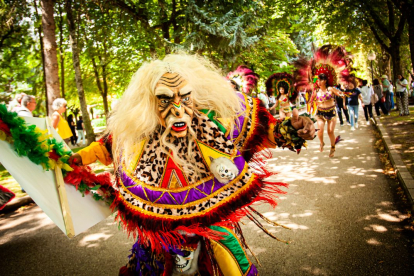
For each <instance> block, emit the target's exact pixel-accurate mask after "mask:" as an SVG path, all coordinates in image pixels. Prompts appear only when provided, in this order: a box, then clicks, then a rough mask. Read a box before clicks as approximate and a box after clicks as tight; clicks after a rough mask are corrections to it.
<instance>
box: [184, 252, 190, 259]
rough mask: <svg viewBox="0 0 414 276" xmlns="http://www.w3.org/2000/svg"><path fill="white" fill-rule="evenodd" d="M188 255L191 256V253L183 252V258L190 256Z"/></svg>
mask: <svg viewBox="0 0 414 276" xmlns="http://www.w3.org/2000/svg"><path fill="white" fill-rule="evenodd" d="M190 254H191V251H183V257H184V258H185V257H188V256H190Z"/></svg>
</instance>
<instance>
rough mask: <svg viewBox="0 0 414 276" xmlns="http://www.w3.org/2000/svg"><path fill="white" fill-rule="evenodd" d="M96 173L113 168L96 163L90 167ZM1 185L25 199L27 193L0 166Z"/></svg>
mask: <svg viewBox="0 0 414 276" xmlns="http://www.w3.org/2000/svg"><path fill="white" fill-rule="evenodd" d="M83 148H84V147H80V148H74V149H72V151H73V152H78V151H80V150H81V149H83ZM89 166H90V167H91V168H92V170H93V171H94V172H95V173H101V172H105V171H111V170H112V168H113V167H112V166H105V165H103V164H102V163H101V162H99V161H98V162H96V163H94V164H91V165H89ZM0 185H2V186H4V187H6V188H7V189H9V190H11V191H12V192H13V193H15V194H16V198H18V197H23V196H25V195H26V193H23V192H22V190H21V188H20V185H19V183H17V182H16V180H15V179H14V178H13V177H12V176H11V175H10V174H9V172H8V171H7V170H6V168H5V167H4V166H3V165H2V164H0Z"/></svg>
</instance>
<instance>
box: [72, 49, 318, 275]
mask: <svg viewBox="0 0 414 276" xmlns="http://www.w3.org/2000/svg"><path fill="white" fill-rule="evenodd" d="M242 87H243V88H244V86H242ZM314 134H315V129H314V126H313V122H312V121H311V119H310V118H308V117H303V116H299V115H298V113H297V111H296V112H294V113H293V114H292V117H291V118H289V119H286V120H284V121H280V120H276V119H274V118H273V116H272V115H270V114H269V113H268V111H267V110H266V109H265V108H264V107H262V106H261V105H260V103H259V100H258V99H253V98H251V97H249V96H247V95H246V94H245V93H237V92H235V91H234V89H233V88H232V87H231V85H230V84H229V83H228V82H227V81H226V80H224V79H223V78H222V76H221V74H220V72H219V71H218V70H217V69H216V68H215V67H214V66H213V65H212V64H210V63H209V62H208V61H206V60H205V59H204V58H198V57H194V56H187V55H168V56H166V57H165V58H164V59H163V60H155V61H153V62H150V63H146V64H144V65H143V66H142V67H141V68H140V69H139V70H138V71H137V72H136V74H135V75H134V77H133V79H132V80H131V83H130V85H129V86H128V88H127V90H126V92H125V94H124V96H123V98H122V99H121V101H120V103H119V104H118V105H117V106H116V107H115V109H114V111H113V113H112V114H111V117H110V119H109V121H108V128H107V133H106V135H105V136H104V137H103V138H102V139H101V140H100V141H98V142H94V143H92V144H91V145H90V146H89V147H86V148H85V149H83V150H81V151H80V152H78V153H77V154H75V155H73V156H72V158H71V160H72V161H73V162H75V163H79V164H89V163H92V162H95V161H96V160H100V161H101V162H103V163H104V164H110V163H113V164H114V168H115V175H116V185H115V187H116V190H117V191H116V198H115V201H114V203H113V207H114V208H117V210H118V215H117V217H118V219H119V220H120V221H121V225H123V227H124V229H125V230H126V231H127V232H129V233H130V234H134V235H135V236H136V237H137V242H136V244H135V245H134V246H133V248H132V255H131V258H130V261H129V262H128V265H127V266H126V267H124V268H122V269H121V274H123V275H232V276H234V275H236V276H238V275H240V276H242V275H249V276H253V275H257V269H256V268H255V266H254V265H253V264H252V262H251V261H250V260H249V258H248V257H247V254H246V251H245V250H246V249H247V248H248V246H247V245H246V243H245V241H244V238H243V235H242V231H241V228H240V226H239V221H240V219H242V218H243V217H247V218H249V219H251V221H253V222H255V223H256V225H258V226H259V227H260V228H261V229H263V231H265V232H266V233H268V234H271V233H270V232H269V231H267V230H266V229H265V228H264V226H263V225H262V224H261V223H260V222H259V220H258V218H263V219H264V220H265V221H266V222H267V223H272V222H271V221H270V220H269V219H267V218H266V217H264V216H263V215H262V214H260V212H258V211H257V210H255V209H254V208H253V207H252V204H253V203H255V202H267V203H270V204H271V205H272V206H275V205H276V201H275V195H276V194H277V193H283V191H282V190H281V189H280V185H282V186H283V184H281V183H278V182H271V181H268V180H265V179H266V178H268V177H269V176H270V175H272V173H271V172H269V171H267V170H266V168H265V167H264V163H263V158H266V157H269V156H271V153H270V151H268V150H266V149H267V148H272V147H277V146H278V147H282V148H283V147H287V148H289V149H291V150H292V151H295V152H298V151H300V148H301V147H302V146H303V145H305V139H313V138H314ZM253 168H254V169H253ZM236 233H237V235H236ZM271 235H272V234H271ZM272 236H273V235H272Z"/></svg>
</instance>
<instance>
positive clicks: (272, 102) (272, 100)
mask: <svg viewBox="0 0 414 276" xmlns="http://www.w3.org/2000/svg"><path fill="white" fill-rule="evenodd" d="M275 104H276V98H275V96H274V95H271V96H269V112H270V114H272V115H273V116H274V115H276V109H275V108H272V107H273V106H274V105H275Z"/></svg>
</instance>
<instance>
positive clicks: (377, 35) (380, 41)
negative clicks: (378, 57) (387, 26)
mask: <svg viewBox="0 0 414 276" xmlns="http://www.w3.org/2000/svg"><path fill="white" fill-rule="evenodd" d="M369 28H370V29H371V31H372V33H373V34H374V36H375V39H376V40H377V41H378V43H379V44H380V45H381V47H383V48H384V49H385V50H386V51H387V52H388V53H389V52H391V48H390V47H388V46H387V45H386V44H385V42H384V40H382V39H381V37H380V36H379V34H378V32H377V30H376V29H375V28H374V26H373V25H372V24H369Z"/></svg>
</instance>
